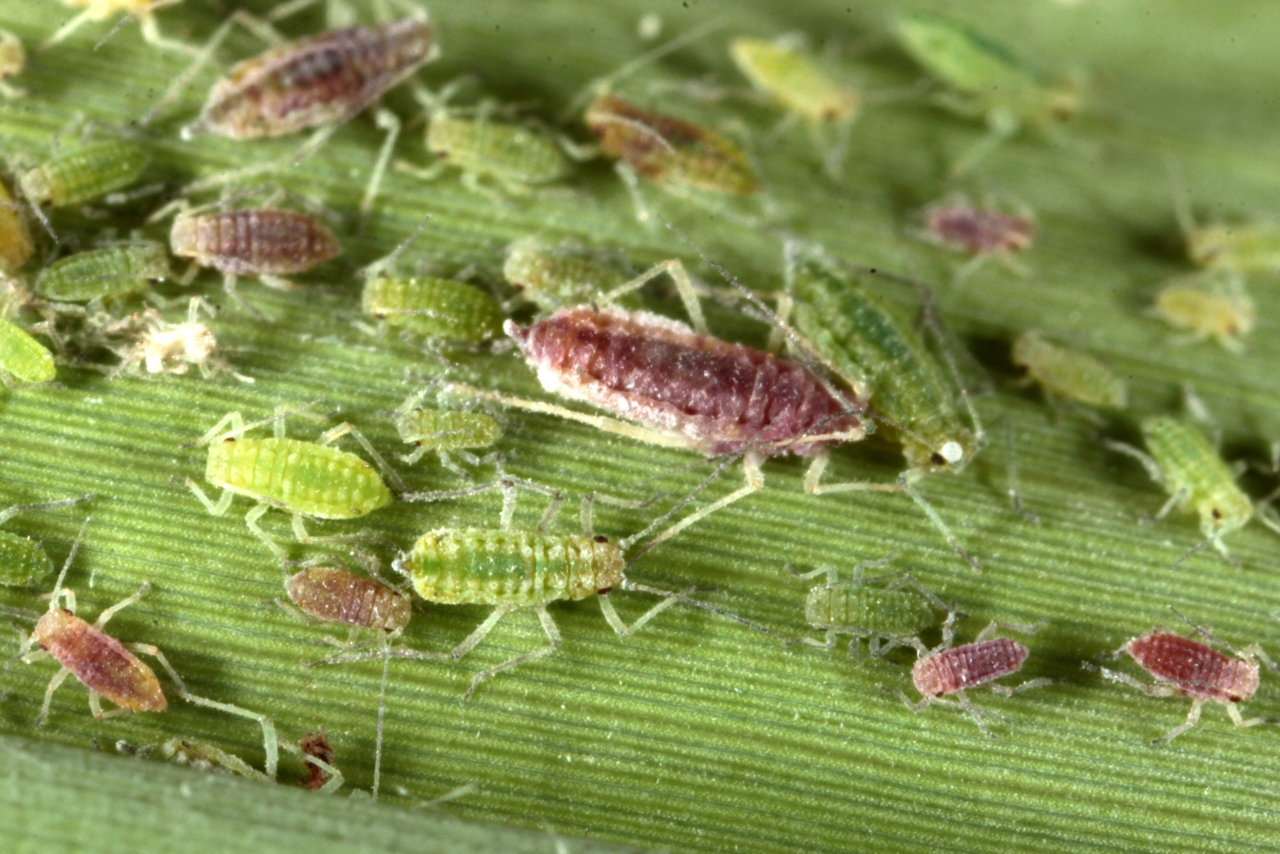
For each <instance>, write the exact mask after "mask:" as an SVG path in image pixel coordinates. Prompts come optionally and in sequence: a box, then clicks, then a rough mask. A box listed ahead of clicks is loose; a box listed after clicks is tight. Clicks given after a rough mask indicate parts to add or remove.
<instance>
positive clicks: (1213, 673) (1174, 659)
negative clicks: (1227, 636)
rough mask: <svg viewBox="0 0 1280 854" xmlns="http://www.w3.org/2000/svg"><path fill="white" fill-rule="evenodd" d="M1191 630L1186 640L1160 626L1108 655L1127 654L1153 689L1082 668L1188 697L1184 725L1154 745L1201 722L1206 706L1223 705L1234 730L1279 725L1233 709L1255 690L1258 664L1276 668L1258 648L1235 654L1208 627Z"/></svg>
mask: <svg viewBox="0 0 1280 854" xmlns="http://www.w3.org/2000/svg"><path fill="white" fill-rule="evenodd" d="M1179 616H1181V615H1179ZM1184 619H1185V618H1184ZM1192 628H1193V629H1194V630H1195V631H1194V632H1192V634H1191V637H1185V638H1184V637H1182V636H1181V635H1175V634H1173V633H1172V632H1169V631H1168V630H1167V629H1165V627H1164V626H1156V627H1155V628H1154V629H1152V630H1151V631H1150V632H1149V633H1148V634H1145V635H1143V636H1142V637H1138V638H1134V639H1133V640H1131V641H1129V642H1128V643H1126V644H1125V645H1124V646H1122V647H1120V649H1118V650H1116V651H1115V652H1114V653H1112V654H1111V656H1109V657H1112V658H1115V657H1119V656H1120V655H1123V654H1124V653H1126V652H1127V653H1128V654H1129V655H1130V656H1131V657H1132V658H1133V660H1134V661H1136V662H1137V663H1138V666H1140V667H1141V668H1142V669H1143V670H1145V671H1147V672H1148V673H1150V674H1151V675H1152V676H1154V677H1155V680H1156V682H1155V684H1154V685H1148V684H1146V683H1144V682H1139V681H1138V680H1137V679H1134V678H1133V677H1132V676H1129V675H1128V674H1126V673H1118V672H1116V671H1114V670H1108V669H1106V668H1105V667H1097V666H1096V665H1093V664H1088V663H1086V664H1085V667H1086V668H1087V669H1090V670H1097V671H1099V672H1101V673H1102V675H1103V676H1105V677H1106V678H1107V679H1110V680H1112V681H1114V682H1122V683H1124V684H1125V685H1129V686H1131V687H1133V688H1137V689H1138V690H1139V691H1141V692H1143V693H1144V694H1147V695H1149V696H1152V697H1189V698H1191V711H1190V712H1189V713H1188V714H1187V720H1186V723H1184V724H1182V725H1181V726H1177V727H1174V728H1173V729H1172V730H1171V731H1170V732H1169V733H1168V734H1166V735H1164V736H1162V737H1160V738H1157V739H1153V741H1155V742H1156V743H1160V742H1165V741H1172V740H1173V739H1175V738H1177V737H1178V736H1180V735H1182V734H1183V733H1184V732H1186V731H1187V730H1189V729H1191V728H1192V727H1193V726H1195V725H1196V723H1197V722H1198V721H1199V720H1200V709H1201V707H1202V706H1204V704H1205V703H1206V702H1209V701H1212V702H1215V703H1221V704H1222V705H1223V706H1224V707H1225V708H1226V710H1227V714H1228V715H1230V716H1231V721H1232V722H1233V723H1234V724H1235V725H1236V726H1257V725H1258V724H1275V723H1280V720H1275V719H1273V718H1265V717H1257V718H1249V719H1248V720H1245V719H1244V718H1243V717H1241V715H1240V709H1239V707H1238V706H1237V705H1236V704H1237V703H1243V702H1244V701H1245V700H1248V699H1249V698H1250V697H1252V696H1253V695H1254V692H1256V691H1257V690H1258V661H1261V662H1262V663H1263V664H1265V665H1266V666H1267V668H1268V669H1270V670H1275V669H1276V665H1275V663H1274V662H1272V660H1271V659H1270V658H1268V657H1267V654H1266V653H1265V652H1263V651H1262V648H1261V647H1260V646H1258V645H1257V644H1256V643H1255V644H1251V645H1249V646H1247V647H1245V648H1244V649H1236V648H1235V647H1233V646H1231V645H1230V644H1228V643H1226V642H1225V641H1222V640H1219V639H1218V638H1216V637H1214V636H1213V632H1212V629H1210V628H1209V627H1208V626H1196V625H1192ZM1196 635H1201V636H1203V637H1204V639H1205V640H1206V641H1208V644H1203V643H1199V642H1197V641H1194V640H1192V638H1194V637H1195V636H1196ZM1212 644H1216V645H1218V646H1221V647H1224V648H1226V649H1228V650H1230V651H1231V652H1233V653H1235V656H1236V657H1235V658H1229V657H1228V656H1225V655H1223V654H1222V653H1220V652H1218V651H1217V650H1216V649H1214V648H1213V646H1212Z"/></svg>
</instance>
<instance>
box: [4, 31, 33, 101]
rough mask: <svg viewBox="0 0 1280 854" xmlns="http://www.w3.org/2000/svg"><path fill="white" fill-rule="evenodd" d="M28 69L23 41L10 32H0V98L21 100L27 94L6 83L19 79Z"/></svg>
mask: <svg viewBox="0 0 1280 854" xmlns="http://www.w3.org/2000/svg"><path fill="white" fill-rule="evenodd" d="M26 67H27V52H26V51H25V50H24V49H23V47H22V40H21V39H19V38H18V37H17V36H15V35H14V34H13V33H11V32H9V31H8V30H0V97H4V98H20V97H22V96H23V95H25V94H26V92H24V91H23V90H21V89H19V88H18V87H17V86H12V85H10V84H8V83H6V82H4V81H6V80H8V79H9V78H10V77H17V76H18V75H19V74H21V73H22V69H24V68H26Z"/></svg>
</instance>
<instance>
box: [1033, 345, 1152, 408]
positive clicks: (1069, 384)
mask: <svg viewBox="0 0 1280 854" xmlns="http://www.w3.org/2000/svg"><path fill="white" fill-rule="evenodd" d="M1011 358H1012V360H1013V363H1014V364H1015V365H1017V366H1018V367H1020V368H1023V369H1025V370H1026V372H1027V377H1028V378H1030V379H1032V380H1034V381H1035V382H1037V383H1039V384H1040V387H1041V388H1043V389H1044V391H1045V394H1047V395H1051V396H1053V397H1055V398H1061V399H1063V400H1074V401H1078V402H1080V403H1083V404H1085V405H1087V406H1102V407H1108V408H1113V409H1122V408H1124V406H1125V405H1126V404H1127V403H1128V400H1129V389H1128V387H1127V386H1126V385H1125V382H1124V380H1122V379H1121V378H1120V377H1118V376H1116V374H1115V372H1114V371H1112V370H1111V369H1110V368H1108V367H1107V366H1106V365H1104V364H1103V363H1102V362H1100V361H1098V360H1097V359H1095V358H1094V357H1093V356H1090V355H1089V354H1088V353H1082V352H1080V351H1079V350H1072V349H1071V348H1069V347H1064V346H1062V345H1061V344H1057V343H1055V342H1053V341H1050V340H1049V339H1047V338H1045V337H1044V336H1043V335H1041V334H1040V333H1039V332H1034V331H1029V332H1024V333H1022V334H1021V335H1019V336H1018V338H1017V340H1016V341H1014V342H1013V353H1012V356H1011Z"/></svg>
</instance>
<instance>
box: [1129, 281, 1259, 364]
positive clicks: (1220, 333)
mask: <svg viewBox="0 0 1280 854" xmlns="http://www.w3.org/2000/svg"><path fill="white" fill-rule="evenodd" d="M1152 311H1153V312H1154V313H1155V315H1156V316H1157V317H1159V318H1160V319H1161V320H1163V321H1164V322H1165V323H1167V324H1169V325H1170V326H1172V327H1173V328H1174V329H1178V330H1181V331H1183V332H1186V333H1188V334H1187V336H1186V339H1185V340H1187V341H1189V342H1199V341H1204V340H1206V339H1209V338H1212V339H1214V340H1215V341H1217V342H1218V343H1219V344H1221V345H1222V346H1223V347H1225V348H1226V349H1228V350H1230V351H1231V352H1233V353H1241V352H1244V344H1243V343H1241V341H1240V339H1241V338H1243V337H1244V336H1246V335H1248V334H1249V333H1250V332H1252V331H1253V324H1254V318H1255V314H1254V308H1253V300H1252V299H1250V298H1249V295H1248V294H1247V293H1245V290H1244V286H1243V285H1241V284H1240V281H1239V279H1237V278H1235V277H1234V276H1231V275H1213V274H1201V275H1194V276H1181V277H1179V278H1176V279H1174V280H1173V281H1171V282H1170V283H1169V284H1167V285H1165V287H1164V288H1163V289H1161V291H1160V293H1159V294H1157V295H1156V301H1155V305H1154V306H1152Z"/></svg>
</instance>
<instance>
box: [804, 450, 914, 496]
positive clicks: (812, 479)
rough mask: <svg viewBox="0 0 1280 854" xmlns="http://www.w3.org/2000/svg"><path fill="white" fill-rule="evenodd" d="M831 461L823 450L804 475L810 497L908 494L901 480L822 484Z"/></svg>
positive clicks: (805, 487)
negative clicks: (883, 493)
mask: <svg viewBox="0 0 1280 854" xmlns="http://www.w3.org/2000/svg"><path fill="white" fill-rule="evenodd" d="M830 461H831V454H830V452H829V451H828V450H827V449H826V448H823V449H822V450H821V451H819V452H818V453H817V454H815V455H814V457H813V462H811V463H809V468H808V469H807V470H806V471H805V473H804V491H805V492H807V493H808V494H809V495H822V494H824V493H827V492H863V491H868V492H907V489H906V487H905V486H904V484H903V481H902V479H901V478H899V479H898V481H897V482H895V483H876V482H873V481H867V480H851V481H845V482H843V483H828V484H823V483H822V475H823V474H824V473H825V472H826V470H827V465H828V463H830Z"/></svg>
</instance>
